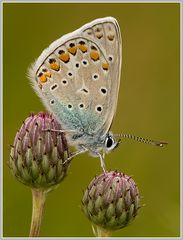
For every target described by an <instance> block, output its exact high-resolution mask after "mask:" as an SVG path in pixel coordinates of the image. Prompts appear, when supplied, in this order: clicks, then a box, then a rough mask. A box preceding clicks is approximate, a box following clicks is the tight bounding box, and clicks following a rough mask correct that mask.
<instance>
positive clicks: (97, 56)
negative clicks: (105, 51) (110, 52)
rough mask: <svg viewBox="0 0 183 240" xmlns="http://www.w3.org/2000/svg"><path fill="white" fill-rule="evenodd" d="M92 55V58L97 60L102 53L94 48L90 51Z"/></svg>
mask: <svg viewBox="0 0 183 240" xmlns="http://www.w3.org/2000/svg"><path fill="white" fill-rule="evenodd" d="M90 57H91V59H92V60H94V61H97V60H98V59H99V58H100V53H99V52H98V51H95V50H92V51H91V52H90Z"/></svg>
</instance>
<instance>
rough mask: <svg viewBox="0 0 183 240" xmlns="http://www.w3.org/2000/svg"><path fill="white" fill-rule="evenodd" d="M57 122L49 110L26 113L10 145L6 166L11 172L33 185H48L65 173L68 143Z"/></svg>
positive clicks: (23, 181) (44, 187)
mask: <svg viewBox="0 0 183 240" xmlns="http://www.w3.org/2000/svg"><path fill="white" fill-rule="evenodd" d="M51 129H54V130H61V129H62V128H61V125H60V123H59V122H58V121H57V120H56V118H55V117H54V116H53V115H52V114H49V113H42V112H40V113H38V114H37V115H33V114H32V115H31V116H30V117H28V118H27V119H26V120H25V121H24V122H23V125H22V126H21V128H20V130H19V131H18V132H17V134H16V137H15V140H14V143H13V145H12V146H11V153H10V160H9V166H10V169H11V172H12V173H13V175H14V176H15V177H16V178H17V179H18V180H19V181H20V182H22V183H24V184H26V185H28V186H30V187H32V188H38V189H40V188H42V189H47V188H50V187H52V186H53V185H56V184H58V183H59V182H60V181H61V180H62V179H63V178H64V177H65V176H66V173H67V169H68V166H69V162H66V163H65V164H63V163H64V162H65V161H66V160H67V158H68V157H69V151H68V145H67V141H66V138H65V134H64V133H61V132H59V131H57V132H53V131H50V130H51Z"/></svg>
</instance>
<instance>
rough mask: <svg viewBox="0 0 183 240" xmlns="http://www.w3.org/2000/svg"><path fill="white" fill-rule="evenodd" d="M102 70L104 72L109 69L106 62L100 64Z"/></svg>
mask: <svg viewBox="0 0 183 240" xmlns="http://www.w3.org/2000/svg"><path fill="white" fill-rule="evenodd" d="M102 68H103V69H104V70H108V69H109V64H108V63H107V62H106V63H102Z"/></svg>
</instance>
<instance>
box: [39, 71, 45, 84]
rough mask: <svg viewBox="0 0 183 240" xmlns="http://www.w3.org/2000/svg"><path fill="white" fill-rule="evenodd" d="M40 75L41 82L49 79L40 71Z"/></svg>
mask: <svg viewBox="0 0 183 240" xmlns="http://www.w3.org/2000/svg"><path fill="white" fill-rule="evenodd" d="M38 77H39V80H40V82H41V83H45V82H46V81H47V77H46V76H45V75H44V74H43V73H40V74H39V76H38Z"/></svg>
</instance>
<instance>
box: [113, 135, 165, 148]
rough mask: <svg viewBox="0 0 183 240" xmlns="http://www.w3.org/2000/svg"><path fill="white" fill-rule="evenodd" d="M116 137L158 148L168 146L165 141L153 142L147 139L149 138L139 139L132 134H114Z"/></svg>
mask: <svg viewBox="0 0 183 240" xmlns="http://www.w3.org/2000/svg"><path fill="white" fill-rule="evenodd" d="M114 136H118V137H123V138H128V139H132V140H135V141H137V142H142V143H146V144H151V145H154V146H157V147H163V146H165V145H167V144H168V143H167V142H164V141H156V140H151V139H147V138H142V137H137V136H134V135H131V134H114Z"/></svg>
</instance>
